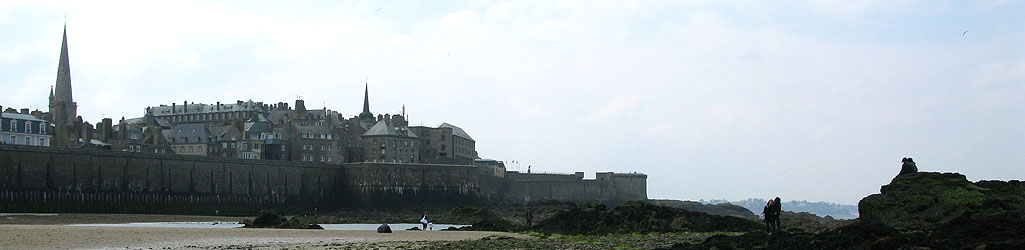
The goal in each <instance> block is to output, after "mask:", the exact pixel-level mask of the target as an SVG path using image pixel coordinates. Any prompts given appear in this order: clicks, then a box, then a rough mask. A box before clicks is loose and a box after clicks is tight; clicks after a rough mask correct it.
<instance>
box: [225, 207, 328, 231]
mask: <svg viewBox="0 0 1025 250" xmlns="http://www.w3.org/2000/svg"><path fill="white" fill-rule="evenodd" d="M243 224H245V225H244V226H242V227H244V228H284V229H324V228H323V227H321V226H320V225H317V224H305V223H300V222H299V221H298V220H289V219H288V218H285V217H284V216H281V215H278V214H277V213H275V212H274V210H263V211H260V213H259V215H257V216H256V219H253V221H245V222H243Z"/></svg>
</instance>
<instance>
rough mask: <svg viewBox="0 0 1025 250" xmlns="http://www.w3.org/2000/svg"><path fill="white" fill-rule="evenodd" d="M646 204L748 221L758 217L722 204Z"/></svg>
mask: <svg viewBox="0 0 1025 250" xmlns="http://www.w3.org/2000/svg"><path fill="white" fill-rule="evenodd" d="M648 203H652V204H655V205H660V206H666V207H671V208H679V209H684V210H689V211H694V212H702V213H706V214H714V215H722V216H733V217H737V218H744V219H749V220H758V219H757V218H758V216H757V215H755V214H753V213H751V211H748V209H745V208H744V207H741V206H737V205H733V204H729V203H723V204H714V205H713V204H702V203H700V202H696V201H681V200H648Z"/></svg>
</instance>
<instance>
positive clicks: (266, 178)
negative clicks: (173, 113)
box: [0, 145, 647, 215]
mask: <svg viewBox="0 0 1025 250" xmlns="http://www.w3.org/2000/svg"><path fill="white" fill-rule="evenodd" d="M569 176H572V177H569ZM569 176H562V175H558V176H555V175H552V176H548V175H543V174H519V175H518V177H517V178H499V177H495V176H490V175H483V174H480V172H479V171H478V170H477V167H476V166H470V165H440V164H396V163H353V164H344V165H342V164H325V163H309V162H293V161H270V160H245V159H228V158H217V157H202V156H182V155H164V154H149V153H129V152H111V151H103V150H91V149H70V148H50V147H32V146H21V145H0V201H2V202H0V212H103V213H170V214H173V213H183V214H222V215H231V214H234V215H252V214H254V213H255V212H256V211H258V210H262V209H280V210H286V211H287V210H290V209H291V210H293V211H294V210H296V209H299V210H306V211H309V210H312V209H319V210H320V211H329V210H330V209H336V208H341V207H363V208H374V207H424V206H460V205H483V204H490V203H493V202H500V201H505V202H508V201H511V202H515V203H521V204H525V203H528V202H531V201H536V200H541V199H556V200H563V201H570V202H601V203H606V204H611V205H615V204H619V203H622V202H625V201H628V200H643V199H647V193H646V178H647V176H645V175H643V174H614V173H599V178H598V179H594V180H590V179H580V178H579V177H578V175H569ZM535 177H536V178H535Z"/></svg>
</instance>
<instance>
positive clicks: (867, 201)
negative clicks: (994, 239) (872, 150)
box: [858, 172, 1025, 230]
mask: <svg viewBox="0 0 1025 250" xmlns="http://www.w3.org/2000/svg"><path fill="white" fill-rule="evenodd" d="M879 191H880V193H879V194H873V195H870V196H868V197H865V198H864V199H862V200H861V202H859V203H858V212H859V213H860V214H861V220H863V221H866V222H878V223H883V224H886V225H888V226H892V227H895V228H897V229H901V230H906V229H907V230H921V229H929V228H931V227H933V226H936V225H939V224H942V223H947V222H950V221H951V220H953V219H954V218H958V217H960V216H962V215H966V213H969V212H971V213H970V214H968V215H969V216H971V217H973V218H976V217H980V216H985V215H987V214H1000V213H1002V212H1007V211H1017V213H1019V214H1020V213H1023V212H1025V210H1023V207H1025V187H1023V186H1022V185H1021V182H1019V181H1011V182H1002V181H981V182H979V183H978V185H976V184H973V183H971V182H968V180H967V179H966V178H965V176H964V175H961V174H957V173H942V174H941V173H933V172H918V173H910V174H903V175H898V176H897V177H895V178H893V181H891V182H890V184H889V185H885V186H883V187H882V188H880V190H879Z"/></svg>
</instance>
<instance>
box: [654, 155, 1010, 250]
mask: <svg viewBox="0 0 1025 250" xmlns="http://www.w3.org/2000/svg"><path fill="white" fill-rule="evenodd" d="M858 210H859V212H860V214H861V218H859V219H858V220H857V221H856V222H853V223H851V224H850V225H846V226H841V227H839V228H836V229H832V230H827V231H824V232H822V233H817V234H815V233H807V232H799V231H795V232H784V233H779V234H773V235H768V234H765V233H764V232H751V233H746V234H743V235H739V236H713V237H710V238H708V239H706V240H705V241H704V242H702V243H700V244H687V243H679V244H676V245H674V246H673V247H672V249H1025V185H1023V183H1022V182H1021V181H1015V180H1012V181H979V182H975V183H971V182H969V181H968V180H967V179H966V178H965V176H964V175H961V174H957V173H931V172H916V173H904V174H900V175H898V176H897V177H896V178H894V179H893V181H891V182H890V184H889V185H886V186H883V187H882V188H881V189H880V194H874V195H870V196H868V197H865V198H864V199H862V200H861V202H860V203H859V206H858Z"/></svg>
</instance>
